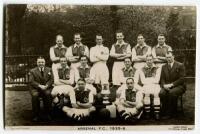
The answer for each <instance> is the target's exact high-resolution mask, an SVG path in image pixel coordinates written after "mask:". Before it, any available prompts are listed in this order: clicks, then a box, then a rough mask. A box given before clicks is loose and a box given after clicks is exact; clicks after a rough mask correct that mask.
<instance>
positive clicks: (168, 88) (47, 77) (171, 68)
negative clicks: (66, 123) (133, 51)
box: [30, 52, 186, 121]
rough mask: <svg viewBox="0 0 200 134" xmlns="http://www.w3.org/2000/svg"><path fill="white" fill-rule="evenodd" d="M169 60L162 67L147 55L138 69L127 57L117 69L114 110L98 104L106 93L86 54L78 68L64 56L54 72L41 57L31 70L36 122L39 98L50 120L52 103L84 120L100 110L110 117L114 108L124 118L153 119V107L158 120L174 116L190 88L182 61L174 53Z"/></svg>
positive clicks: (77, 118) (168, 56)
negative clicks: (186, 81)
mask: <svg viewBox="0 0 200 134" xmlns="http://www.w3.org/2000/svg"><path fill="white" fill-rule="evenodd" d="M166 59H167V63H166V64H165V65H163V66H162V68H160V67H157V66H156V65H155V64H154V61H153V57H152V55H147V56H146V65H145V66H144V67H143V68H142V69H138V70H136V69H135V68H134V67H133V66H132V62H131V60H130V59H129V58H126V59H125V60H124V65H125V66H124V68H123V69H122V70H121V72H117V73H119V76H120V80H121V86H120V87H119V88H118V89H117V91H116V98H115V99H114V100H115V102H112V104H111V105H112V108H111V109H112V110H110V109H107V107H101V108H99V107H98V104H97V102H99V101H100V100H101V101H103V99H102V98H103V97H102V96H103V95H102V94H101V91H98V90H99V89H98V88H95V87H97V86H96V84H94V83H95V82H94V79H92V78H91V77H92V75H93V74H92V73H91V70H90V66H89V65H88V64H87V57H86V56H82V57H80V61H81V65H80V66H79V67H78V68H77V70H75V69H74V68H72V67H71V63H70V62H69V61H67V60H66V58H60V65H59V66H57V68H55V69H54V70H52V71H51V69H50V68H48V67H46V66H45V59H44V58H42V57H39V58H38V59H37V66H38V67H36V68H34V69H32V70H31V71H30V93H31V96H32V109H33V121H38V119H39V111H40V101H39V98H42V99H43V102H44V109H45V113H46V114H45V115H46V116H47V119H48V120H50V119H51V116H50V114H51V106H52V104H54V105H55V106H58V107H59V108H60V109H62V111H63V112H65V113H66V115H67V116H68V117H70V118H72V119H74V120H84V119H86V118H87V117H89V116H91V115H93V116H94V118H95V114H94V113H95V112H96V113H99V111H101V112H103V113H100V115H104V116H105V115H109V116H110V115H112V112H111V111H115V112H116V111H117V113H118V115H119V117H120V118H122V119H124V120H135V119H136V120H137V119H139V118H140V117H141V115H142V113H143V111H144V114H145V117H146V118H147V119H149V118H150V113H151V110H153V111H152V113H154V118H155V119H156V120H158V119H160V115H162V118H163V119H168V118H171V117H174V116H175V115H176V109H177V99H178V96H180V95H182V94H183V93H184V92H185V90H186V87H185V82H184V76H185V68H184V65H183V64H182V63H179V62H177V61H175V60H174V56H173V54H172V52H169V53H167V54H166ZM101 90H103V89H101ZM99 96H100V97H99ZM151 101H152V102H151ZM52 102H53V103H52ZM96 104H97V105H96ZM113 105H114V110H113ZM160 105H161V112H160ZM151 106H152V107H151ZM110 117H111V116H110ZM112 117H113V116H112ZM114 117H115V116H114Z"/></svg>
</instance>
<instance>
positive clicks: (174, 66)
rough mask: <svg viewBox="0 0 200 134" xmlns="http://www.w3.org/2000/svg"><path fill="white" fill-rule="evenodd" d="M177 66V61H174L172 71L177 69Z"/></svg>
mask: <svg viewBox="0 0 200 134" xmlns="http://www.w3.org/2000/svg"><path fill="white" fill-rule="evenodd" d="M176 67H177V62H176V61H174V64H173V66H172V69H171V72H172V73H173V72H174V71H175V70H176Z"/></svg>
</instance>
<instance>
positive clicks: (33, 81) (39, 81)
mask: <svg viewBox="0 0 200 134" xmlns="http://www.w3.org/2000/svg"><path fill="white" fill-rule="evenodd" d="M43 72H44V76H43V77H42V74H41V72H40V70H39V68H38V67H35V68H33V69H31V71H30V74H29V76H30V77H29V82H30V86H31V87H32V88H36V89H39V87H38V86H39V85H48V87H47V88H51V87H52V84H53V74H52V70H51V68H49V67H44V71H43Z"/></svg>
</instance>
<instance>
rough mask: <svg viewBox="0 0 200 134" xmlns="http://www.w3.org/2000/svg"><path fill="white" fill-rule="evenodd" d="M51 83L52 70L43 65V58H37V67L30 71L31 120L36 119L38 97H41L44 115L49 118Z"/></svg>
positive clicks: (37, 117) (37, 114)
mask: <svg viewBox="0 0 200 134" xmlns="http://www.w3.org/2000/svg"><path fill="white" fill-rule="evenodd" d="M52 83H53V76H52V71H51V69H50V68H48V67H45V59H44V58H43V57H39V58H37V67H35V68H33V69H31V71H30V93H31V96H32V110H33V121H38V119H39V111H40V101H39V97H41V98H42V99H43V102H44V109H45V115H46V116H47V119H48V120H50V119H51V117H50V110H51V102H52V98H51V89H52Z"/></svg>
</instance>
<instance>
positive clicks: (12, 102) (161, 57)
mask: <svg viewBox="0 0 200 134" xmlns="http://www.w3.org/2000/svg"><path fill="white" fill-rule="evenodd" d="M3 12H4V13H3V25H4V26H3V28H4V29H3V49H4V55H3V58H4V65H3V66H4V71H3V72H4V90H3V101H4V106H3V107H4V127H5V129H12V128H13V129H14V128H15V127H16V128H18V129H19V128H20V127H21V129H23V128H30V129H42V127H44V126H46V129H50V130H51V129H56V126H62V128H63V129H67V130H71V129H75V130H86V129H91V130H99V129H100V128H99V127H98V126H102V128H103V129H105V130H127V129H131V128H132V130H135V129H136V128H137V129H139V130H146V129H152V130H159V127H161V128H162V129H165V130H169V129H172V130H176V129H177V130H180V129H181V130H193V129H194V128H195V67H196V63H195V61H196V14H197V12H196V6H195V5H194V6H179V5H174V6H158V5H157V6H153V5H151V6H149V5H67V4H60V5H59V4H5V5H4V7H3ZM54 126H55V127H54ZM92 126H94V127H92ZM104 126H105V127H106V126H109V127H106V128H104ZM141 126H142V127H141ZM176 126H179V127H176ZM180 126H185V127H180ZM155 128H156V129H155ZM161 128H160V129H161Z"/></svg>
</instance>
